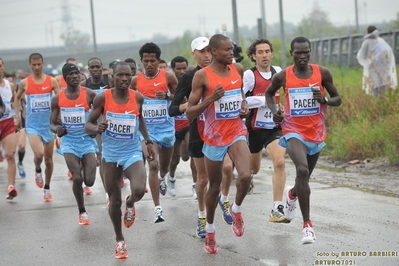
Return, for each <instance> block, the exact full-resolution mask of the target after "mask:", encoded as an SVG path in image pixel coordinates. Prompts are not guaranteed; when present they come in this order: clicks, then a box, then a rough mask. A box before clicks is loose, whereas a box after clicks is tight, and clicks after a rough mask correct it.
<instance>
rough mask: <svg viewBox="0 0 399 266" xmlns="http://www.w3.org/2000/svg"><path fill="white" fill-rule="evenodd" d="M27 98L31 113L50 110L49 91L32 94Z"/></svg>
mask: <svg viewBox="0 0 399 266" xmlns="http://www.w3.org/2000/svg"><path fill="white" fill-rule="evenodd" d="M29 98H30V106H31V110H32V113H41V112H50V111H51V108H50V107H51V93H43V94H32V95H30V97H29Z"/></svg>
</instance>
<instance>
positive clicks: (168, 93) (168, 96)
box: [166, 90, 171, 98]
mask: <svg viewBox="0 0 399 266" xmlns="http://www.w3.org/2000/svg"><path fill="white" fill-rule="evenodd" d="M170 95H171V93H170V91H169V90H167V91H166V97H167V98H170Z"/></svg>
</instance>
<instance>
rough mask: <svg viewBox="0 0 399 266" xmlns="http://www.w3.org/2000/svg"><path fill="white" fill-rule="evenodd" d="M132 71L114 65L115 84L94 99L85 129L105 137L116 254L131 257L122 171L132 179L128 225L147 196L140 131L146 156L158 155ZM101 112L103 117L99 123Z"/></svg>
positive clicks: (107, 178) (105, 161) (107, 183)
mask: <svg viewBox="0 0 399 266" xmlns="http://www.w3.org/2000/svg"><path fill="white" fill-rule="evenodd" d="M131 79H132V74H131V69H130V67H129V65H128V64H127V63H126V62H119V63H117V64H116V66H115V73H114V84H115V87H114V88H112V89H109V90H106V91H105V92H104V93H102V94H100V95H98V96H97V97H96V99H95V100H94V106H93V110H92V111H91V113H90V115H89V119H88V121H87V123H86V126H85V130H86V132H87V133H88V134H90V135H92V134H100V133H102V138H103V148H104V149H103V162H102V164H103V167H104V181H105V187H106V188H107V192H108V194H109V198H110V207H109V215H110V217H111V221H112V224H113V226H114V231H115V235H116V241H117V244H116V249H115V257H116V258H118V259H123V258H127V257H128V252H127V249H126V244H125V238H124V236H123V234H122V219H121V216H122V212H121V205H122V199H121V186H120V184H121V178H122V172H124V173H125V175H126V177H127V178H128V179H129V180H130V190H131V192H130V193H131V194H130V195H127V196H126V209H125V213H124V215H123V223H124V225H125V227H127V228H129V227H131V226H132V225H133V224H134V221H135V218H136V209H135V203H136V202H137V201H139V200H140V199H141V198H142V197H143V196H144V190H145V187H146V172H145V168H144V163H143V157H142V146H141V143H140V140H139V135H138V131H140V133H141V134H142V136H143V137H144V139H145V145H144V146H145V148H146V154H147V156H146V159H147V160H148V162H152V160H153V159H154V158H155V153H154V152H153V145H152V141H151V139H150V138H149V135H148V132H147V129H146V124H145V121H144V119H143V116H142V115H141V113H142V105H143V102H144V99H143V96H141V94H139V93H136V92H135V91H134V90H130V89H129V86H130V83H131ZM101 114H102V115H103V116H104V120H103V121H102V122H100V123H98V125H96V123H97V120H98V119H99V118H100V116H101Z"/></svg>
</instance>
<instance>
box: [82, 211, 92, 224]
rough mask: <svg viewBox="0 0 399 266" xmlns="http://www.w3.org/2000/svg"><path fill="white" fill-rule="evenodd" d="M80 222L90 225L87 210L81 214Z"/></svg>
mask: <svg viewBox="0 0 399 266" xmlns="http://www.w3.org/2000/svg"><path fill="white" fill-rule="evenodd" d="M79 224H81V225H89V224H90V218H89V215H88V214H87V212H82V213H81V214H79Z"/></svg>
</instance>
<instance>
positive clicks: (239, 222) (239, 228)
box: [230, 206, 245, 236]
mask: <svg viewBox="0 0 399 266" xmlns="http://www.w3.org/2000/svg"><path fill="white" fill-rule="evenodd" d="M231 208H232V206H230V214H231V216H232V217H233V224H232V225H231V228H232V229H233V232H234V234H236V236H242V235H243V234H244V231H245V226H244V220H243V219H242V214H241V212H238V213H234V212H233V211H232V209H231Z"/></svg>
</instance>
